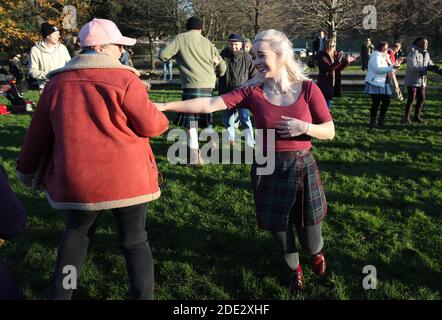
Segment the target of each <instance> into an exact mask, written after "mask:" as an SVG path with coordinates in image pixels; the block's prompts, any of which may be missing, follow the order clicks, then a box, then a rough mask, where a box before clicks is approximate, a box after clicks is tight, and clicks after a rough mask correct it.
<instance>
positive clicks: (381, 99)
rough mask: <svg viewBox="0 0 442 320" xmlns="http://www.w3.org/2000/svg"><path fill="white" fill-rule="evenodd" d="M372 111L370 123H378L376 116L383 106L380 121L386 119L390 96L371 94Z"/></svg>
mask: <svg viewBox="0 0 442 320" xmlns="http://www.w3.org/2000/svg"><path fill="white" fill-rule="evenodd" d="M370 96H371V110H370V122H374V121H376V115H377V113H378V110H379V106H381V103H382V106H381V112H380V115H379V120H383V119H385V115H386V114H387V110H388V107H389V106H390V96H389V95H388V94H371V95H370Z"/></svg>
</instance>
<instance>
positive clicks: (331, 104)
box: [326, 100, 333, 109]
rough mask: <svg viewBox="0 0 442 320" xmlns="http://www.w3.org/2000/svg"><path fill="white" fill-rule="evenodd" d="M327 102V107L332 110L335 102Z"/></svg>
mask: <svg viewBox="0 0 442 320" xmlns="http://www.w3.org/2000/svg"><path fill="white" fill-rule="evenodd" d="M326 102H327V107H328V108H329V109H331V107H332V106H333V100H326Z"/></svg>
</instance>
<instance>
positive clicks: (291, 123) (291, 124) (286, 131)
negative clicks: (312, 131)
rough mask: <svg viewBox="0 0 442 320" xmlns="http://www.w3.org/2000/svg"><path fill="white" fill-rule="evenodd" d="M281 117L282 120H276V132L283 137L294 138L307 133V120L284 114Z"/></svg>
mask: <svg viewBox="0 0 442 320" xmlns="http://www.w3.org/2000/svg"><path fill="white" fill-rule="evenodd" d="M281 118H282V120H279V121H278V122H276V125H275V128H276V129H277V131H276V133H278V134H279V135H281V137H282V138H292V137H297V136H300V135H302V134H306V133H307V131H308V128H309V124H308V123H307V122H305V121H301V120H298V119H295V118H289V117H284V116H281Z"/></svg>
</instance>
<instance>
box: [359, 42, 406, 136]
mask: <svg viewBox="0 0 442 320" xmlns="http://www.w3.org/2000/svg"><path fill="white" fill-rule="evenodd" d="M387 50H388V42H386V41H381V42H379V43H378V44H376V46H375V50H374V51H373V54H372V55H371V57H370V61H369V62H368V71H367V75H366V76H365V93H367V94H369V95H370V97H371V101H372V103H371V109H370V124H369V125H370V128H374V127H375V126H376V115H377V113H378V110H379V107H380V109H381V110H380V115H379V121H378V127H379V128H385V121H386V114H387V110H388V107H389V106H390V96H391V93H392V91H391V86H390V81H389V77H390V75H389V73H391V72H393V71H395V70H397V69H399V68H400V64H401V62H402V60H401V59H398V60H397V61H396V63H395V64H393V63H392V62H391V60H390V57H389V55H388V54H387ZM381 103H382V105H381Z"/></svg>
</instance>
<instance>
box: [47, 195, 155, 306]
mask: <svg viewBox="0 0 442 320" xmlns="http://www.w3.org/2000/svg"><path fill="white" fill-rule="evenodd" d="M111 211H112V213H113V215H114V217H115V219H116V221H117V225H118V234H119V237H118V239H119V242H120V245H121V248H122V250H123V254H124V258H125V260H126V266H127V271H128V274H129V280H130V284H131V291H132V297H133V298H134V299H140V300H141V299H142V300H151V299H153V287H154V270H153V261H152V253H151V251H150V247H149V243H148V242H147V233H146V230H145V225H146V213H147V203H142V204H139V205H135V206H131V207H125V208H118V209H112V210H111ZM68 213H69V216H68V218H69V220H68V223H67V227H66V229H65V231H64V233H63V236H62V238H61V241H60V245H59V248H58V256H57V263H56V266H55V272H54V280H53V285H52V288H51V294H50V298H51V299H59V300H67V299H70V298H71V296H72V293H73V292H72V291H73V290H72V289H68V290H66V289H64V288H63V279H64V277H66V276H67V274H64V273H63V268H64V267H65V266H67V265H71V266H74V267H75V269H76V271H77V276H79V275H80V272H81V268H82V266H83V263H84V261H85V259H86V255H87V249H88V245H89V236H91V235H93V233H94V230H95V226H96V220H97V218H98V216H99V214H106V213H99V212H93V211H68Z"/></svg>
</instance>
